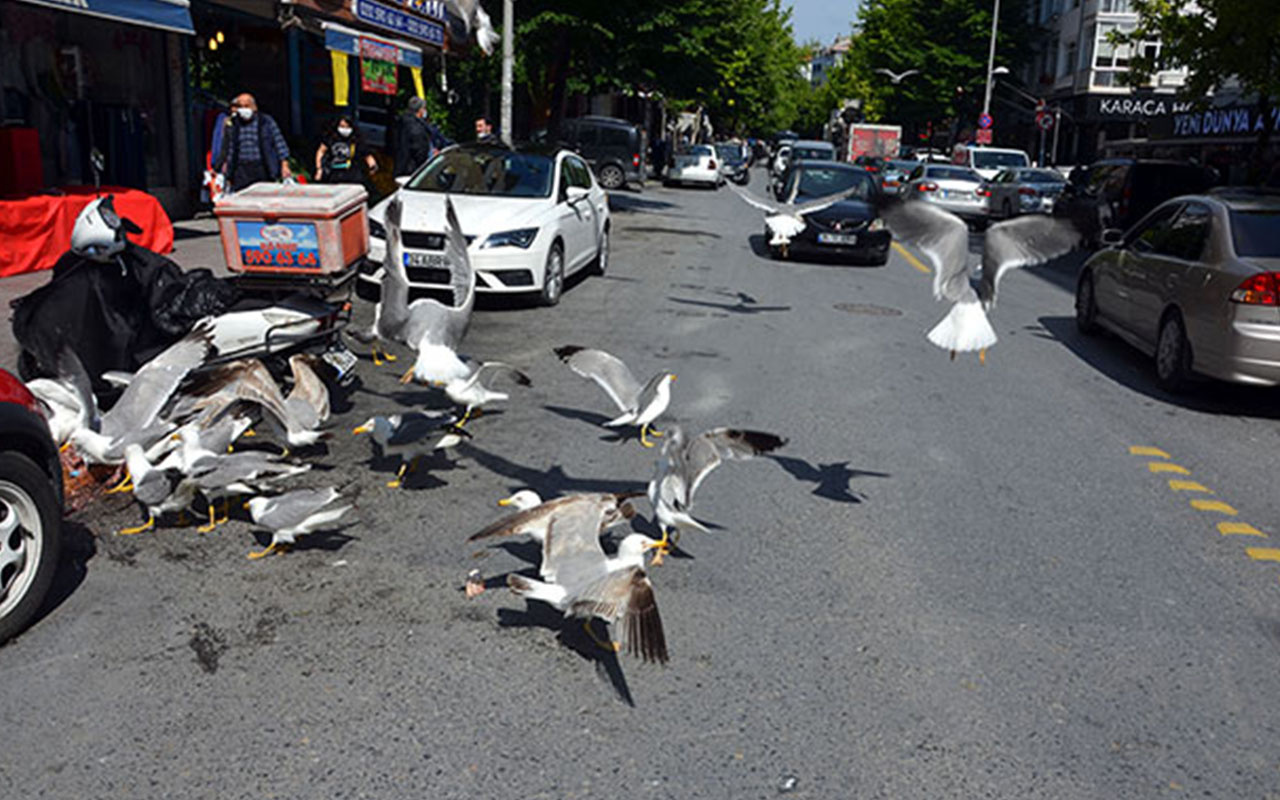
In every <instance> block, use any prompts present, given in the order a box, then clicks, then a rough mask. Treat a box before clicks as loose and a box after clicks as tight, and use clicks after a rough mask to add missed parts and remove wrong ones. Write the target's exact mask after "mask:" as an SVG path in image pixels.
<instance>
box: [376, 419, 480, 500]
mask: <svg viewBox="0 0 1280 800" xmlns="http://www.w3.org/2000/svg"><path fill="white" fill-rule="evenodd" d="M441 432H443V433H444V435H443V436H441V437H440V438H438V439H437V438H436V434H439V433H441ZM352 433H354V434H361V433H367V434H369V435H370V437H371V438H372V439H373V441H375V442H377V444H378V446H379V447H380V448H382V454H383V455H384V456H390V455H396V456H399V457H400V469H399V471H398V472H396V477H395V480H392V481H389V482H388V483H387V486H388V487H389V488H391V489H397V488H399V487H400V486H401V485H402V483H401V482H402V481H403V479H404V475H405V472H412V471H413V470H415V469H417V467H418V460H419V459H421V458H422V457H423V456H425V455H428V454H430V453H433V452H435V451H436V450H443V449H446V448H449V447H454V446H456V445H457V444H459V443H460V442H461V441H462V439H463V438H464V437H465V438H468V439H469V438H471V434H470V433H467V431H466V430H464V429H463V428H460V427H458V417H457V416H456V415H455V414H452V413H449V412H440V411H437V412H426V411H413V412H406V413H404V414H392V415H391V416H388V417H383V416H374V417H370V418H369V419H367V420H365V422H364V423H363V424H362V425H360V426H358V427H357V428H355V429H354V430H352ZM406 456H408V457H409V460H407V461H406V460H405V457H406Z"/></svg>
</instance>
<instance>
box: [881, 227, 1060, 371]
mask: <svg viewBox="0 0 1280 800" xmlns="http://www.w3.org/2000/svg"><path fill="white" fill-rule="evenodd" d="M881 215H882V216H883V217H884V220H885V222H886V224H887V225H888V226H889V229H890V231H891V232H892V233H893V235H894V236H895V237H897V238H900V239H902V240H904V241H906V242H908V243H910V244H912V245H914V246H915V247H916V248H917V249H918V250H920V251H921V252H922V253H923V254H924V255H925V258H926V259H927V260H928V261H929V265H930V266H931V267H933V296H934V298H935V299H937V300H949V301H951V303H952V304H953V305H952V306H951V310H950V311H949V312H948V313H947V315H946V316H945V317H943V318H942V321H941V322H939V323H938V324H937V325H935V326H934V327H933V329H932V330H930V331H929V333H928V337H929V341H930V342H933V343H934V344H935V345H937V346H938V347H941V348H942V349H943V350H948V351H950V352H951V358H952V359H953V360H954V359H955V357H956V353H968V352H972V351H974V350H976V351H978V360H979V361H980V362H982V363H986V360H987V348H989V347H991V346H992V345H994V344H995V343H996V341H997V337H996V332H995V329H993V328H992V327H991V322H990V320H988V319H987V312H988V311H989V310H990V309H992V308H994V307H995V304H996V292H997V290H998V288H999V285H1000V278H1001V277H1003V276H1004V274H1005V273H1006V272H1008V271H1009V270H1010V269H1014V268H1017V267H1025V266H1029V265H1032V264H1040V263H1043V262H1045V261H1048V260H1050V259H1053V258H1057V257H1058V256H1060V255H1062V254H1063V253H1066V252H1068V251H1070V250H1071V248H1072V247H1074V246H1075V244H1076V242H1078V241H1079V239H1080V234H1079V232H1078V231H1076V230H1075V228H1074V227H1072V225H1071V224H1070V223H1069V222H1067V221H1066V220H1063V219H1058V218H1055V217H1047V216H1044V215H1041V214H1028V215H1026V216H1021V217H1015V218H1014V219H1011V220H1008V221H1007V222H999V223H996V224H995V225H992V226H991V227H989V228H987V231H986V237H985V240H984V243H983V248H982V276H981V278H980V280H979V283H978V287H977V289H976V290H975V289H974V287H973V286H972V284H970V283H969V262H968V257H969V229H968V227H967V226H966V225H965V223H964V221H963V220H961V219H960V218H959V217H957V216H956V215H954V214H952V213H950V212H949V211H944V210H943V209H941V208H938V207H936V206H933V205H930V204H928V203H922V202H905V203H903V202H893V203H888V204H886V206H885V208H884V209H883V210H882V212H881Z"/></svg>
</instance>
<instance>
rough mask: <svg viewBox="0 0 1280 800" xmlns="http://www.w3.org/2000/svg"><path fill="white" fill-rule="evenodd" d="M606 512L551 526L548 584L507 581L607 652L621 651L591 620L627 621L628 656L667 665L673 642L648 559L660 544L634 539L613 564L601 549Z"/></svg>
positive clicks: (517, 578) (579, 511) (545, 565)
mask: <svg viewBox="0 0 1280 800" xmlns="http://www.w3.org/2000/svg"><path fill="white" fill-rule="evenodd" d="M604 520H605V512H604V509H603V508H601V507H598V506H588V505H584V506H581V507H578V508H574V509H572V510H571V511H569V512H567V513H565V514H563V515H560V516H558V517H557V518H556V519H554V520H552V521H551V523H550V524H548V526H547V535H546V538H545V539H544V540H543V542H542V576H543V579H544V580H542V581H537V580H533V579H532V578H526V577H524V576H522V575H516V574H514V573H513V574H511V575H508V576H507V585H508V586H510V587H511V590H512V591H514V592H515V593H516V594H518V595H520V596H521V597H524V598H526V599H530V600H541V601H542V602H544V603H548V604H550V605H551V606H553V607H555V608H556V609H558V610H560V611H563V612H564V615H565V616H566V617H577V618H579V619H581V620H582V621H583V623H582V627H583V629H584V630H585V631H586V632H587V635H588V636H590V637H591V639H592V641H594V642H595V643H596V644H598V645H600V646H601V647H603V648H605V649H606V650H613V651H615V652H616V651H617V649H618V647H617V645H615V644H613V643H612V642H608V643H606V642H604V641H602V640H601V639H599V638H598V637H597V636H596V635H595V633H594V632H593V631H592V630H591V619H592V618H593V617H599V618H600V619H602V620H604V621H605V622H606V623H614V622H617V621H618V620H619V619H625V639H626V642H627V651H628V652H630V653H631V654H632V655H639V656H640V658H642V659H643V660H645V661H657V662H660V663H663V664H665V663H666V662H667V642H666V637H665V636H664V634H663V632H662V617H661V616H660V615H659V613H658V604H657V602H656V600H655V599H654V596H653V584H652V583H650V582H649V577H648V575H646V574H645V571H644V554H645V551H646V550H650V549H652V548H654V547H656V546H657V544H658V543H657V542H655V541H654V540H653V539H650V538H649V537H648V536H645V535H644V534H642V533H633V534H630V535H629V536H627V537H626V538H624V539H623V540H622V542H621V543H619V545H618V553H617V555H616V556H614V557H613V558H610V557H609V556H606V555H605V552H604V549H603V548H602V547H601V546H600V532H601V530H602V526H603V523H604Z"/></svg>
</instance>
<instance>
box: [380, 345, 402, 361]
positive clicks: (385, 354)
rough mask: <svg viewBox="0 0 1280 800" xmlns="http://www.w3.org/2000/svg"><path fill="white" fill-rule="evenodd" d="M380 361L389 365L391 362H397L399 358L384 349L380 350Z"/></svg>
mask: <svg viewBox="0 0 1280 800" xmlns="http://www.w3.org/2000/svg"><path fill="white" fill-rule="evenodd" d="M382 360H383V361H385V362H387V363H388V364H390V363H391V362H393V361H399V360H400V357H399V356H397V355H396V354H395V353H391V352H388V351H387V348H385V347H384V348H382Z"/></svg>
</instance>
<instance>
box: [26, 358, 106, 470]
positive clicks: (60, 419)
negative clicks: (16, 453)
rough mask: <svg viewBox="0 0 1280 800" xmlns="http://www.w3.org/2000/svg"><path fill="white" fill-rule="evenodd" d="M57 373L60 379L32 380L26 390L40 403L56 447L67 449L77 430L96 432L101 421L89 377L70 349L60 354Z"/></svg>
mask: <svg viewBox="0 0 1280 800" xmlns="http://www.w3.org/2000/svg"><path fill="white" fill-rule="evenodd" d="M56 370H57V375H58V377H56V378H35V379H32V380H30V381H27V389H28V390H29V391H30V392H31V394H33V395H35V397H36V399H37V400H38V401H39V402H40V407H41V409H42V410H43V411H44V416H45V419H46V420H48V422H49V433H50V434H51V435H52V436H53V441H54V443H55V444H57V445H58V446H59V447H64V446H66V444H67V442H68V441H69V440H70V438H71V434H72V433H73V432H74V431H75V430H77V429H78V428H88V429H91V430H96V429H97V428H98V427H100V425H101V420H100V418H99V414H98V403H97V400H96V399H95V398H94V396H93V386H92V382H91V381H90V379H89V373H88V372H86V371H85V368H84V363H83V362H81V361H80V357H79V356H77V355H76V352H75V351H74V350H72V349H71V348H70V347H69V346H66V345H64V346H63V347H62V349H61V350H60V351H59V352H58V361H57V365H56Z"/></svg>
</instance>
